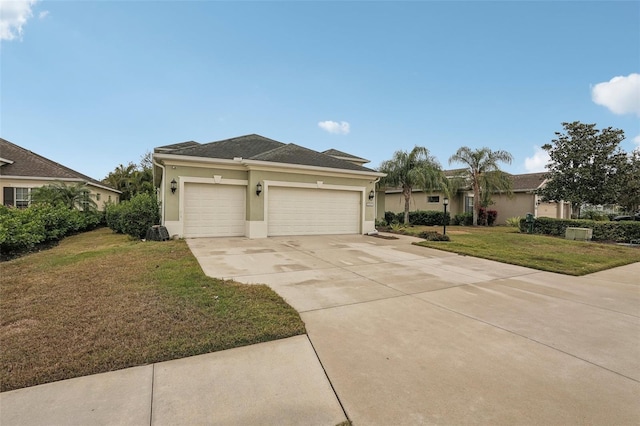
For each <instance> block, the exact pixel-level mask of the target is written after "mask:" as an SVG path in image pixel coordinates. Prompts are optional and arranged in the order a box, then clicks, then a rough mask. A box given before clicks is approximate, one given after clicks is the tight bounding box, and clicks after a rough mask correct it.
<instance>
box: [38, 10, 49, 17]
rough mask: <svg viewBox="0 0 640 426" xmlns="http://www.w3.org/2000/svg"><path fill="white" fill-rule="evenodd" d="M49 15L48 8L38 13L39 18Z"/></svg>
mask: <svg viewBox="0 0 640 426" xmlns="http://www.w3.org/2000/svg"><path fill="white" fill-rule="evenodd" d="M47 16H49V11H48V10H43V11H42V12H40V13H38V18H39V19H44V18H46V17H47Z"/></svg>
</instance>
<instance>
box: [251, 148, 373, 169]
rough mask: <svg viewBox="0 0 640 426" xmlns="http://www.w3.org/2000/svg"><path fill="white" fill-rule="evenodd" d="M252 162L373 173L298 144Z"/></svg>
mask: <svg viewBox="0 0 640 426" xmlns="http://www.w3.org/2000/svg"><path fill="white" fill-rule="evenodd" d="M251 160H259V161H272V162H274V163H288V164H298V165H302V166H315V167H328V168H332V169H345V170H355V171H360V172H372V171H373V170H371V169H368V168H366V167H362V166H358V165H355V164H353V163H350V162H348V161H345V160H340V159H338V158H335V157H332V156H330V155H326V154H323V153H321V152H318V151H314V150H312V149H309V148H304V147H301V146H299V145H296V144H292V143H290V144H288V145H285V146H283V147H280V148H276V149H274V150H271V151H269V152H265V153H262V154H259V155H256V156H253V157H251Z"/></svg>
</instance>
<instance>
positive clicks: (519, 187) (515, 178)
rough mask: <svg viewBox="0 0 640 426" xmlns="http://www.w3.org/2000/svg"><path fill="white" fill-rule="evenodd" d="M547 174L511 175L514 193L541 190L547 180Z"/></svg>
mask: <svg viewBox="0 0 640 426" xmlns="http://www.w3.org/2000/svg"><path fill="white" fill-rule="evenodd" d="M545 176H546V172H539V173H526V174H522V175H511V181H512V185H513V186H512V189H513V191H514V192H529V191H535V190H536V189H540V187H542V185H543V184H544V182H545V180H546V177H545Z"/></svg>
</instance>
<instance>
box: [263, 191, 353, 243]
mask: <svg viewBox="0 0 640 426" xmlns="http://www.w3.org/2000/svg"><path fill="white" fill-rule="evenodd" d="M360 200H361V193H360V192H356V191H336V190H322V189H307V188H284V187H272V188H270V189H269V206H268V231H267V232H268V234H269V235H273V236H277V235H327V234H358V233H359V232H360V221H361V217H360V216H361V213H360V212H361V208H360Z"/></svg>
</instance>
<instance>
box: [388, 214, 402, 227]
mask: <svg viewBox="0 0 640 426" xmlns="http://www.w3.org/2000/svg"><path fill="white" fill-rule="evenodd" d="M384 220H385V222H387V224H388V225H391V224H392V223H403V222H404V213H394V212H384Z"/></svg>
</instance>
